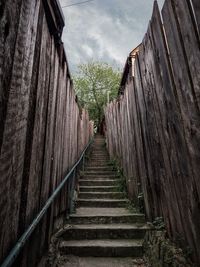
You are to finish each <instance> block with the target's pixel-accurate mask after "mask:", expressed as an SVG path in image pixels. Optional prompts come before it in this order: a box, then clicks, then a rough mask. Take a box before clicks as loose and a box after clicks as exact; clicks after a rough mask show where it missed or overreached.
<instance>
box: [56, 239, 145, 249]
mask: <svg viewBox="0 0 200 267" xmlns="http://www.w3.org/2000/svg"><path fill="white" fill-rule="evenodd" d="M142 243H143V240H142V239H116V240H115V239H114V240H113V239H101V240H99V239H93V240H68V241H61V242H60V248H61V247H80V248H81V247H103V248H106V247H110V248H114V247H142Z"/></svg>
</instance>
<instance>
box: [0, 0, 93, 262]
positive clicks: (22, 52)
mask: <svg viewBox="0 0 200 267" xmlns="http://www.w3.org/2000/svg"><path fill="white" fill-rule="evenodd" d="M63 26H64V21H63V17H62V13H61V11H60V10H59V7H58V5H57V1H56V0H51V1H50V0H49V1H42V0H26V1H25V0H2V1H1V2H0V262H1V261H2V260H3V259H4V258H5V256H6V255H7V254H8V252H9V251H10V249H11V248H12V247H13V245H14V244H15V243H16V241H17V240H18V238H19V237H20V235H21V234H22V233H23V232H24V231H25V229H26V228H27V227H28V226H29V224H30V223H31V222H32V220H33V219H34V217H35V215H36V214H37V213H38V212H39V211H40V209H41V208H42V207H43V205H44V204H45V202H46V200H47V199H48V197H49V196H50V195H51V194H52V192H53V191H54V189H55V188H56V186H57V185H58V184H59V183H60V182H61V180H62V179H63V177H64V175H65V174H66V173H67V171H68V170H69V169H70V167H71V166H72V165H73V164H74V163H75V161H76V160H77V159H78V158H79V155H80V153H81V151H82V150H83V148H84V147H85V145H86V144H87V143H88V141H89V138H90V135H91V134H92V128H91V125H90V122H89V118H88V114H87V112H86V111H85V110H82V111H80V110H79V107H78V105H77V101H76V96H75V93H74V90H73V84H72V80H71V78H70V73H69V69H68V64H67V59H66V55H65V51H64V48H63V44H62V42H61V39H60V38H61V34H62V29H63ZM67 199H68V196H67V185H66V187H65V188H64V190H62V192H61V194H60V195H59V197H58V198H57V200H56V202H55V203H54V205H53V206H52V207H51V209H50V210H49V212H48V213H47V214H46V216H45V218H44V220H42V222H41V224H40V226H39V227H38V228H37V230H36V231H35V233H34V235H33V237H32V239H31V241H30V242H29V244H28V245H27V246H26V248H25V252H24V254H23V255H25V256H23V255H22V256H21V260H20V261H19V263H18V265H19V266H35V265H36V262H37V261H38V259H39V258H40V256H41V255H42V254H43V252H44V248H45V247H46V245H47V244H48V242H49V237H50V235H51V233H52V229H53V222H54V219H55V218H56V217H57V216H59V215H60V214H62V213H63V212H67V209H68V206H69V203H68V202H67ZM15 266H17V263H15Z"/></svg>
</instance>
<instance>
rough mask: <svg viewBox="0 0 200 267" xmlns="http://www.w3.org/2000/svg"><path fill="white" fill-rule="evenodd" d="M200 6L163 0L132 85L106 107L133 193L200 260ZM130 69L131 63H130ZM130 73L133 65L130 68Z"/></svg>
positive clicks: (110, 139)
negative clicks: (139, 197)
mask: <svg viewBox="0 0 200 267" xmlns="http://www.w3.org/2000/svg"><path fill="white" fill-rule="evenodd" d="M199 18H200V5H199V0H192V1H190V0H166V1H165V3H164V7H163V9H162V18H161V15H160V12H159V9H158V5H157V2H155V4H154V9H153V15H152V18H151V21H150V23H149V26H148V30H147V33H146V34H145V36H144V39H143V42H142V45H141V47H140V51H139V53H138V55H137V57H136V61H135V66H132V67H134V73H135V77H132V76H131V73H132V71H131V66H130V64H129V72H128V73H127V74H124V75H126V83H125V89H124V90H123V94H122V95H121V96H119V99H118V100H116V101H114V102H112V103H110V104H109V105H108V106H107V107H106V109H105V118H106V125H107V133H106V137H107V146H108V149H109V152H110V155H111V156H112V157H116V158H118V160H119V161H120V163H121V165H122V167H123V168H124V172H125V175H126V176H127V185H128V191H129V194H130V197H131V198H132V199H133V200H135V201H138V195H139V196H141V192H143V194H144V202H145V211H146V215H147V218H148V219H149V220H154V218H156V217H158V216H163V217H164V220H165V223H166V226H167V230H168V233H169V236H170V237H171V238H173V239H174V240H175V241H176V242H179V244H180V245H182V246H184V247H186V246H189V247H190V248H191V249H192V251H193V256H194V259H195V260H196V261H198V263H200V254H199V248H200V23H199ZM125 70H126V68H125ZM126 72H127V71H126Z"/></svg>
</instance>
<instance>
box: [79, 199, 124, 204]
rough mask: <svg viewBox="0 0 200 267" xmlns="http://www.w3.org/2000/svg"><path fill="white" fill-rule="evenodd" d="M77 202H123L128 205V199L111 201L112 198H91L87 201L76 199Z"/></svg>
mask: <svg viewBox="0 0 200 267" xmlns="http://www.w3.org/2000/svg"><path fill="white" fill-rule="evenodd" d="M77 201H78V202H79V201H81V202H88V201H90V202H93V203H94V202H98V203H99V202H114V203H115V202H116V203H117V202H123V203H128V199H124V198H123V199H113V198H91V199H87V198H78V199H77Z"/></svg>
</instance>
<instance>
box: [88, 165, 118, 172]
mask: <svg viewBox="0 0 200 267" xmlns="http://www.w3.org/2000/svg"><path fill="white" fill-rule="evenodd" d="M85 171H95V172H98V171H114V170H113V167H112V166H93V167H91V166H86V167H85Z"/></svg>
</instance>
